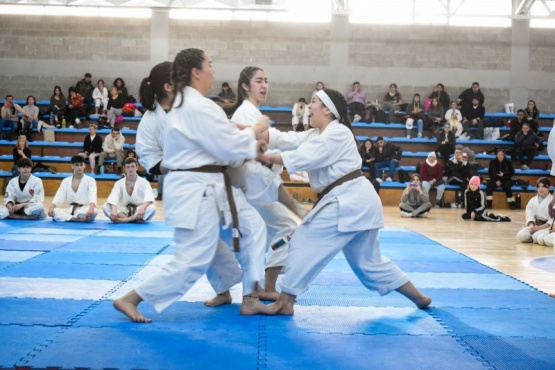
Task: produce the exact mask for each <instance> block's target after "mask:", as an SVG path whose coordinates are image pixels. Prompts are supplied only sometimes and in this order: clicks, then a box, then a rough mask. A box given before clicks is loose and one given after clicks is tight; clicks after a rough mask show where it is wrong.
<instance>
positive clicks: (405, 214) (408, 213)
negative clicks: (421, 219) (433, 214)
mask: <svg viewBox="0 0 555 370" xmlns="http://www.w3.org/2000/svg"><path fill="white" fill-rule="evenodd" d="M401 217H403V218H411V217H412V213H410V212H405V211H401Z"/></svg>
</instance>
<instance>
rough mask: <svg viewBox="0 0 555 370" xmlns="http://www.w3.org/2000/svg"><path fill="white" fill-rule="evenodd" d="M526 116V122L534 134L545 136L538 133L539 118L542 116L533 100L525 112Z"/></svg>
mask: <svg viewBox="0 0 555 370" xmlns="http://www.w3.org/2000/svg"><path fill="white" fill-rule="evenodd" d="M524 114H525V115H526V120H527V121H528V123H529V124H530V128H531V129H532V132H533V133H535V134H537V135H538V136H543V134H542V133H540V132H538V129H539V123H538V117H539V115H540V111H539V110H538V107H537V106H536V102H535V101H533V100H529V101H528V106H527V107H526V109H525V110H524Z"/></svg>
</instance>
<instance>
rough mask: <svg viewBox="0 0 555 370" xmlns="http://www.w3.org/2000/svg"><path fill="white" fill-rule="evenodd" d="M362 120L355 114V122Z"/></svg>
mask: <svg viewBox="0 0 555 370" xmlns="http://www.w3.org/2000/svg"><path fill="white" fill-rule="evenodd" d="M360 118H361V117H360V116H359V115H358V114H355V116H354V119H353V120H354V121H355V122H358V121H360Z"/></svg>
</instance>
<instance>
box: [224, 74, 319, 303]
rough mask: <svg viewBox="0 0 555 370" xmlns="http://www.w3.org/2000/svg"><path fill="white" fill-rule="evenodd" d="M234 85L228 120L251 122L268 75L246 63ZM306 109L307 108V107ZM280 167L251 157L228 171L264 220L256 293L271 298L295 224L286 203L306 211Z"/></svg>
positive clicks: (263, 95) (257, 113)
mask: <svg viewBox="0 0 555 370" xmlns="http://www.w3.org/2000/svg"><path fill="white" fill-rule="evenodd" d="M237 86H238V94H239V98H238V99H237V106H238V108H237V110H236V111H235V113H234V114H233V116H232V117H231V121H232V122H240V123H242V124H247V125H253V124H255V123H256V122H258V121H259V120H260V118H261V117H262V113H261V112H260V110H259V108H260V104H261V103H263V102H264V101H266V96H267V94H268V77H267V76H266V73H265V72H264V71H263V70H262V69H261V68H258V67H246V68H245V69H243V71H241V74H240V75H239V81H238V83H237ZM306 109H307V110H308V107H307V108H306ZM307 124H308V122H307ZM282 171H283V166H280V165H274V166H272V168H271V169H270V168H268V167H266V166H265V165H264V164H262V163H260V162H259V161H255V160H251V161H245V162H244V163H243V164H242V165H241V166H240V167H238V168H234V169H233V170H232V171H231V177H232V180H233V184H234V185H235V186H237V187H239V188H240V189H241V190H243V193H244V194H245V197H246V198H247V201H248V202H249V203H250V204H251V205H252V206H253V207H254V208H255V209H256V210H257V211H258V213H260V215H261V216H262V218H263V219H264V221H265V222H266V226H267V229H268V230H267V231H268V244H267V246H268V247H269V248H268V256H267V260H266V273H265V277H264V279H265V283H264V291H263V292H262V291H261V292H260V293H259V297H260V298H261V299H265V300H272V301H275V300H276V299H277V298H278V297H279V294H278V292H277V291H276V282H277V278H278V275H279V273H280V272H281V270H282V268H283V266H285V263H286V260H287V250H288V249H289V248H288V243H289V236H290V235H291V234H292V233H293V231H294V230H295V229H296V228H297V222H296V221H295V220H294V219H293V218H292V216H291V215H290V214H289V211H288V210H287V207H286V206H289V208H290V209H291V210H292V211H293V212H294V213H296V214H297V215H298V216H299V217H300V218H303V217H304V216H305V215H306V214H307V213H308V210H307V209H306V208H304V207H302V206H301V205H300V204H298V203H297V202H296V201H295V200H294V199H293V198H291V196H290V195H289V193H287V191H286V190H285V188H284V187H283V182H282V180H281V176H280V174H281V172H282ZM278 200H279V201H281V202H283V203H285V205H284V204H282V203H280V202H278Z"/></svg>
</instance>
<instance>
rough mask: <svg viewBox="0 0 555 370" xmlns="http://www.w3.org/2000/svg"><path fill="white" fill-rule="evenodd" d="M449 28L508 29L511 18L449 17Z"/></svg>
mask: <svg viewBox="0 0 555 370" xmlns="http://www.w3.org/2000/svg"><path fill="white" fill-rule="evenodd" d="M449 25H450V26H461V27H503V28H509V27H511V25H512V21H511V18H492V17H470V16H469V17H451V18H450V19H449Z"/></svg>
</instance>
